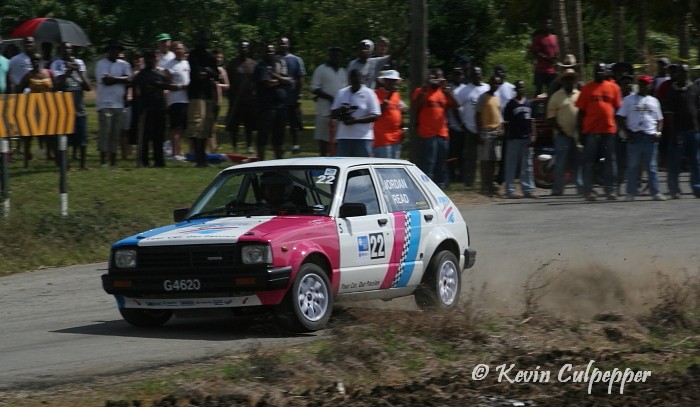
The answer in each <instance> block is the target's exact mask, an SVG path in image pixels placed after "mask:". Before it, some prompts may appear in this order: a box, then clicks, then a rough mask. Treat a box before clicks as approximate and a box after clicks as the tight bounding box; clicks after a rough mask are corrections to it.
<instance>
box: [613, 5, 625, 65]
mask: <svg viewBox="0 0 700 407" xmlns="http://www.w3.org/2000/svg"><path fill="white" fill-rule="evenodd" d="M624 24H625V0H615V1H613V58H614V60H615V61H614V62H624V60H625V35H624V30H623V26H624Z"/></svg>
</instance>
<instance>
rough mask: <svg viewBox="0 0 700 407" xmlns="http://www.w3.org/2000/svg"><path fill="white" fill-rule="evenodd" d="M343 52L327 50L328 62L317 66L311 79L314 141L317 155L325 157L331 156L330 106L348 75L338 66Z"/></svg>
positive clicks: (333, 49)
mask: <svg viewBox="0 0 700 407" xmlns="http://www.w3.org/2000/svg"><path fill="white" fill-rule="evenodd" d="M342 57H343V51H342V50H341V49H340V48H338V47H331V48H329V49H328V61H326V63H324V64H321V65H319V66H318V67H316V69H315V70H314V74H313V76H312V77H311V92H312V93H313V94H314V96H315V97H316V98H315V101H316V109H315V112H316V119H315V125H316V128H315V129H314V139H316V141H318V150H319V154H320V155H321V156H322V157H325V156H327V155H329V154H331V155H332V153H333V151H332V147H333V146H332V143H334V142H335V141H334V140H333V139H332V137H331V128H332V127H331V125H332V124H334V123H335V120H334V119H332V118H331V117H330V116H331V105H332V104H333V101H334V100H335V95H336V94H337V93H338V91H339V90H340V89H342V88H344V87H346V86H347V83H348V73H347V71H346V70H345V68H343V67H341V66H340V60H341V58H342Z"/></svg>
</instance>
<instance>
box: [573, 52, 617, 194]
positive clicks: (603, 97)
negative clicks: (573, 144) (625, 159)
mask: <svg viewBox="0 0 700 407" xmlns="http://www.w3.org/2000/svg"><path fill="white" fill-rule="evenodd" d="M593 71H594V72H595V80H594V81H592V82H589V83H587V84H586V85H584V86H583V88H581V93H580V94H579V97H578V100H577V101H576V107H578V108H579V117H578V124H579V134H581V138H582V139H581V142H582V143H583V144H584V148H583V193H584V196H585V198H586V200H587V201H595V200H596V197H597V195H596V193H595V191H593V169H594V167H595V164H596V162H597V161H598V157H599V155H600V150H601V149H602V150H603V151H602V152H603V157H604V158H605V164H604V165H605V167H604V170H603V183H604V184H605V195H606V196H607V198H608V200H611V201H614V200H616V199H617V194H616V193H615V191H616V190H617V186H616V185H615V183H616V179H617V174H616V169H617V165H616V163H615V134H616V133H617V124H616V122H615V111H616V110H617V108H619V107H620V106H621V105H622V97H621V94H620V88H619V86H617V85H616V84H615V83H614V82H612V81H609V80H608V71H607V69H606V67H605V64H600V63H599V64H595V65H593Z"/></svg>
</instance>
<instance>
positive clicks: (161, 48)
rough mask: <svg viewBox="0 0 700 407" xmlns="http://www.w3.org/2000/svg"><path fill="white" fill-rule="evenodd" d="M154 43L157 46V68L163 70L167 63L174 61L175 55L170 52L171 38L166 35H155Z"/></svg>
mask: <svg viewBox="0 0 700 407" xmlns="http://www.w3.org/2000/svg"><path fill="white" fill-rule="evenodd" d="M156 43H157V44H158V52H157V53H156V56H157V57H158V66H159V67H161V68H165V66H166V65H167V64H168V62H170V61H172V60H173V59H175V53H174V52H173V51H172V50H171V47H172V38H171V37H170V34H168V33H160V34H158V35H156Z"/></svg>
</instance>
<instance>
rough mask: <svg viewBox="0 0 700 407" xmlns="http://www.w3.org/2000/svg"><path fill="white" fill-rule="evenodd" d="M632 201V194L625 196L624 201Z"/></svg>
mask: <svg viewBox="0 0 700 407" xmlns="http://www.w3.org/2000/svg"><path fill="white" fill-rule="evenodd" d="M632 201H634V195H627V196H625V202H632Z"/></svg>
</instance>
